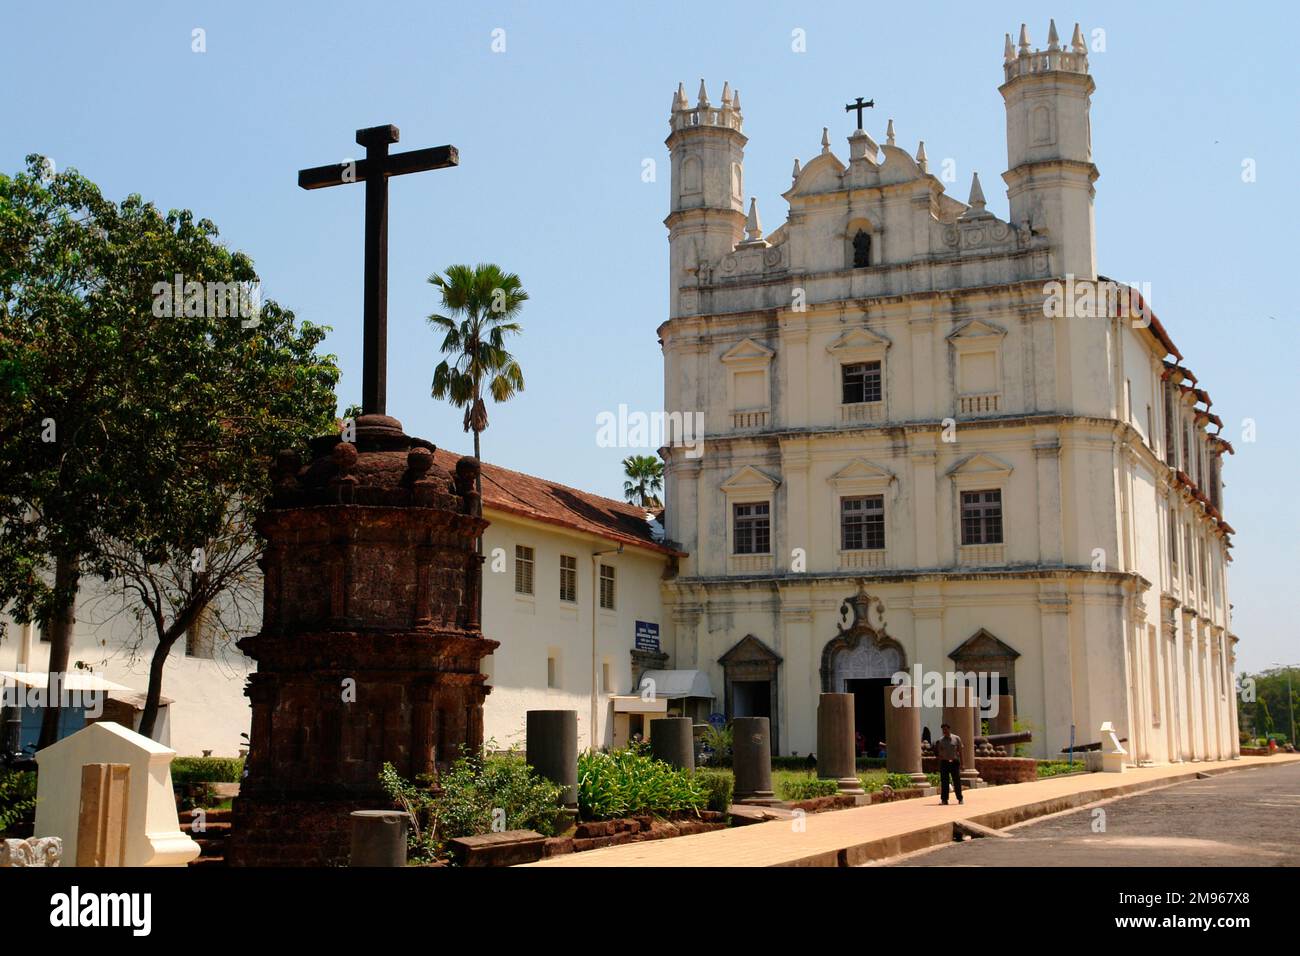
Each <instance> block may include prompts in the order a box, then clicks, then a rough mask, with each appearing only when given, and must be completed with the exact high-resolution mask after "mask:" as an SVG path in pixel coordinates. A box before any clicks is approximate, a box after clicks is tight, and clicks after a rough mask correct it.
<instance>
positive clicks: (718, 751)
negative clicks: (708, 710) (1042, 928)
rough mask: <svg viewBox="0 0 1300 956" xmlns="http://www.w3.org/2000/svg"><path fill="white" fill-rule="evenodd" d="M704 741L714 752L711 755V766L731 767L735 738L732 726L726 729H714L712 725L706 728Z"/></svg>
mask: <svg viewBox="0 0 1300 956" xmlns="http://www.w3.org/2000/svg"><path fill="white" fill-rule="evenodd" d="M702 739H703V743H704V746H705V747H706V748H708V749H709V750H710V751H712V753H711V754H710V755H709V766H711V767H729V766H731V745H732V742H733V740H734V738H733V736H732V731H731V725H730V724H727V725H726V726H724V727H714V726H713V725H712V724H710V725H709V726H708V727H706V728H705V730H704V736H703V738H702Z"/></svg>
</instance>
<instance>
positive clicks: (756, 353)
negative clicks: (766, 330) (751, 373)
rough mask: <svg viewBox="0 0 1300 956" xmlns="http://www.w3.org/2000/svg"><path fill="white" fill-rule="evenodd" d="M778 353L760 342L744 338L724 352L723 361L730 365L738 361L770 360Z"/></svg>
mask: <svg viewBox="0 0 1300 956" xmlns="http://www.w3.org/2000/svg"><path fill="white" fill-rule="evenodd" d="M775 354H776V353H775V352H773V351H772V350H771V349H769V348H768V347H767V346H765V345H763V344H762V343H760V342H755V341H754V340H753V339H744V340H742V341H740V342H737V343H736V344H735V345H733V346H732V347H731V348H729V349H727V351H725V352H723V353H722V361H724V362H726V363H727V364H728V365H731V364H736V363H741V362H743V363H746V364H754V363H758V362H769V361H771V359H772V356H773V355H775Z"/></svg>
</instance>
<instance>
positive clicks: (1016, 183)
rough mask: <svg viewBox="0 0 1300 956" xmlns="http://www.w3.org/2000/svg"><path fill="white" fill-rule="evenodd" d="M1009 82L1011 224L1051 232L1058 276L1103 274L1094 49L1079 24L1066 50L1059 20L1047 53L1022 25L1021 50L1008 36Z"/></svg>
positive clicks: (1004, 93)
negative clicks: (1034, 46) (1096, 201)
mask: <svg viewBox="0 0 1300 956" xmlns="http://www.w3.org/2000/svg"><path fill="white" fill-rule="evenodd" d="M1003 71H1004V73H1005V76H1006V81H1005V82H1004V83H1003V84H1002V86H1001V87H999V92H1001V93H1002V99H1003V100H1004V101H1005V103H1006V110H1007V171H1006V172H1005V173H1003V174H1002V178H1003V179H1004V180H1005V181H1006V184H1007V198H1008V200H1009V201H1010V205H1011V221H1012V222H1013V223H1016V224H1022V223H1025V222H1027V223H1028V224H1029V226H1030V227H1031V228H1032V229H1033V231H1034V232H1035V233H1041V234H1046V235H1047V237H1048V239H1049V241H1050V243H1051V246H1052V251H1051V256H1052V264H1051V271H1052V273H1053V274H1054V275H1062V276H1063V275H1067V274H1070V275H1074V276H1077V277H1078V278H1080V279H1082V278H1088V279H1095V278H1096V276H1097V244H1096V229H1095V225H1094V217H1093V197H1094V195H1095V194H1096V190H1095V189H1094V188H1093V185H1092V184H1093V183H1094V182H1095V181H1096V180H1097V177H1098V175H1099V173H1098V172H1097V167H1096V166H1094V165H1093V162H1092V127H1091V125H1090V120H1089V109H1090V106H1091V102H1092V92H1093V90H1094V89H1095V88H1096V87H1095V86H1094V84H1093V82H1092V77H1091V76H1090V75H1089V74H1088V48H1087V46H1086V45H1085V44H1084V42H1083V33H1082V32H1081V31H1080V29H1079V25H1078V24H1077V23H1076V24H1075V25H1074V36H1073V37H1072V39H1071V41H1070V45H1069V48H1068V49H1066V48H1065V47H1062V46H1061V44H1060V40H1059V37H1058V36H1057V33H1056V22H1055V21H1052V23H1051V26H1050V27H1049V29H1048V34H1047V49H1045V50H1031V49H1030V40H1029V31H1028V29H1026V27H1025V25H1024V24H1021V25H1020V41H1019V44H1018V47H1013V46H1012V43H1011V35H1010V34H1007V35H1006V45H1005V48H1004V51H1003Z"/></svg>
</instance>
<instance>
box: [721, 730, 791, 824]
mask: <svg viewBox="0 0 1300 956" xmlns="http://www.w3.org/2000/svg"><path fill="white" fill-rule="evenodd" d="M731 733H732V741H731V753H732V773H733V774H734V775H735V778H736V791H735V796H734V797H733V800H734V801H735V802H736V803H747V804H757V805H759V806H771V805H772V804H775V803H780V801H779V800H777V799H776V795H775V794H774V793H773V792H772V742H771V741H772V738H771V725H770V724H769V722H768V719H767V718H766V717H737V718H736V719H735V720H733V721H732V722H731Z"/></svg>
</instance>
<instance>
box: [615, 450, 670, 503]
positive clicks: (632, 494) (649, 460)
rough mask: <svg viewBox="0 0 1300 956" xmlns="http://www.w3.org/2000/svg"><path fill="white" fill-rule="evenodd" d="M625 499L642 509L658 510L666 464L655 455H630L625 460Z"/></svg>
mask: <svg viewBox="0 0 1300 956" xmlns="http://www.w3.org/2000/svg"><path fill="white" fill-rule="evenodd" d="M623 474H624V476H625V477H626V479H627V480H626V481H624V482H623V497H624V498H626V499H627V500H628V501H630V502H632V503H633V504H639V505H641V507H642V508H658V507H659V506H660V504H661V502H660V501H659V495H658V493H659V492H660V491H662V490H663V486H664V463H663V462H662V461H660V460H659V459H658V458H657V457H655V456H654V455H629V456H628V457H627V458H624V459H623Z"/></svg>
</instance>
